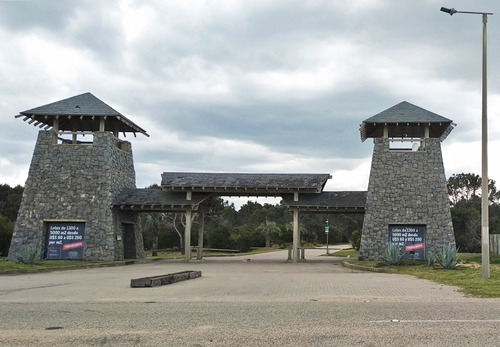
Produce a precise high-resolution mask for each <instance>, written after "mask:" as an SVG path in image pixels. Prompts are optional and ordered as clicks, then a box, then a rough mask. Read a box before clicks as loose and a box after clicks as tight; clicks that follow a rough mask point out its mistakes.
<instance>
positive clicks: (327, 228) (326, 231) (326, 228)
mask: <svg viewBox="0 0 500 347" xmlns="http://www.w3.org/2000/svg"><path fill="white" fill-rule="evenodd" d="M329 231H330V227H329V226H328V219H327V220H326V225H325V234H326V254H327V255H328V254H329V253H328V232H329Z"/></svg>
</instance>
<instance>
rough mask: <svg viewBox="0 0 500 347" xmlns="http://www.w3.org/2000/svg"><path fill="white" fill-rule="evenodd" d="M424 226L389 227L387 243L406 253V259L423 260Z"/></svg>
mask: <svg viewBox="0 0 500 347" xmlns="http://www.w3.org/2000/svg"><path fill="white" fill-rule="evenodd" d="M425 231H426V227H425V225H389V242H390V243H394V244H396V245H398V246H399V247H401V248H402V249H403V251H404V252H407V256H406V258H408V259H422V260H423V259H425Z"/></svg>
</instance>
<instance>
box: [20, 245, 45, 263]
mask: <svg viewBox="0 0 500 347" xmlns="http://www.w3.org/2000/svg"><path fill="white" fill-rule="evenodd" d="M18 260H19V261H20V262H21V263H23V264H38V263H39V262H40V260H42V250H41V249H40V247H37V246H26V247H24V248H23V249H21V252H20V256H19V258H18Z"/></svg>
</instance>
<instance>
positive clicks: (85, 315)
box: [0, 249, 500, 346]
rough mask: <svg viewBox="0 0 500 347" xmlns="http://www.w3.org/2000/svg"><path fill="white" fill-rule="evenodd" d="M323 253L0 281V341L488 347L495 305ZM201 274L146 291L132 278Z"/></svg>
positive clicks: (498, 312) (499, 321) (499, 307)
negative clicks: (299, 258)
mask: <svg viewBox="0 0 500 347" xmlns="http://www.w3.org/2000/svg"><path fill="white" fill-rule="evenodd" d="M324 253H325V250H324V249H323V250H321V249H319V250H307V254H306V256H307V261H306V262H305V263H298V264H291V263H286V261H285V260H286V252H276V253H271V254H262V255H254V256H249V257H225V258H223V257H220V258H208V259H207V260H205V261H204V262H194V263H190V264H186V263H183V262H182V261H181V260H178V261H176V260H174V261H155V262H148V263H143V264H135V265H128V266H122V267H110V268H100V269H86V270H72V271H60V272H52V273H43V274H41V273H40V274H27V275H16V276H0V316H1V320H0V345H7V346H25V345H33V346H49V345H50V346H59V345H61V346H62V345H74V346H115V345H116V346H118V345H119V346H151V345H160V346H269V345H280V346H281V345H288V346H346V345H347V346H355V345H361V346H401V345H403V344H411V345H417V346H428V345H431V346H451V345H454V346H457V345H458V346H460V345H473V346H475V345H478V346H479V345H481V346H490V345H491V346H493V345H495V346H496V345H498V341H499V339H500V301H499V300H496V299H495V300H492V299H475V298H468V297H466V296H464V295H463V294H461V293H460V292H459V291H458V290H457V288H454V287H449V286H443V285H439V284H435V283H432V282H429V281H424V280H418V279H415V278H413V277H411V276H404V275H394V274H383V273H372V272H361V271H356V270H351V269H346V268H344V267H342V266H341V265H340V261H341V260H342V259H341V258H337V257H331V256H329V257H327V256H324ZM184 270H201V271H202V277H201V278H198V279H194V280H189V281H184V282H179V283H176V284H173V285H167V286H161V287H154V288H130V280H131V279H132V278H138V277H144V276H152V275H160V274H166V273H171V272H177V271H184Z"/></svg>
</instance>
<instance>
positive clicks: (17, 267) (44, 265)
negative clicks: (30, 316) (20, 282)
mask: <svg viewBox="0 0 500 347" xmlns="http://www.w3.org/2000/svg"><path fill="white" fill-rule="evenodd" d="M106 264H109V263H101V262H100V263H91V262H84V261H62V260H61V261H59V260H57V261H41V262H39V263H37V264H23V263H20V262H14V261H10V260H8V259H7V258H0V274H9V273H16V272H36V271H46V270H55V269H74V268H88V267H93V266H96V267H98V266H103V265H106Z"/></svg>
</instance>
